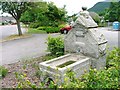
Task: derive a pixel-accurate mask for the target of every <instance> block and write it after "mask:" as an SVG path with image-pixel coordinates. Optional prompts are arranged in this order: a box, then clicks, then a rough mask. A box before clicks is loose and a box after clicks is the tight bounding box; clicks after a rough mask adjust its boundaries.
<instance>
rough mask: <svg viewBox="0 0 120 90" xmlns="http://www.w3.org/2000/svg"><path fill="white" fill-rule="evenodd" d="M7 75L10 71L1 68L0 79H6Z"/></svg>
mask: <svg viewBox="0 0 120 90" xmlns="http://www.w3.org/2000/svg"><path fill="white" fill-rule="evenodd" d="M7 73H8V70H7V69H6V68H5V67H3V66H0V78H3V77H5V76H6V75H7Z"/></svg>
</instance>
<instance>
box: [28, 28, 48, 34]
mask: <svg viewBox="0 0 120 90" xmlns="http://www.w3.org/2000/svg"><path fill="white" fill-rule="evenodd" d="M28 33H29V34H42V33H46V31H43V30H38V29H34V28H29V29H28Z"/></svg>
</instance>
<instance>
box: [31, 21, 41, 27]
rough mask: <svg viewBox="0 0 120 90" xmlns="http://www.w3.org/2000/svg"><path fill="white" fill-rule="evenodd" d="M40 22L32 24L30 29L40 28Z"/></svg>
mask: <svg viewBox="0 0 120 90" xmlns="http://www.w3.org/2000/svg"><path fill="white" fill-rule="evenodd" d="M40 25H41V24H40V22H35V23H30V25H29V27H30V28H38V27H39V26H40Z"/></svg>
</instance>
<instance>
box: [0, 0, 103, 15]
mask: <svg viewBox="0 0 120 90" xmlns="http://www.w3.org/2000/svg"><path fill="white" fill-rule="evenodd" d="M43 1H47V2H50V1H52V2H54V3H55V5H56V6H57V7H59V8H61V7H63V6H64V5H66V10H67V12H68V15H73V14H74V13H78V12H79V11H81V7H82V6H85V7H87V8H91V7H92V6H93V5H94V4H96V3H97V2H100V1H104V0H43ZM0 12H1V11H0ZM3 15H4V16H6V15H8V14H5V13H4V14H3ZM0 16H1V15H0Z"/></svg>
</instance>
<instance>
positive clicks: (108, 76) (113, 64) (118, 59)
mask: <svg viewBox="0 0 120 90" xmlns="http://www.w3.org/2000/svg"><path fill="white" fill-rule="evenodd" d="M119 64H120V49H119V48H115V49H114V50H112V51H111V52H108V55H107V68H105V69H104V70H101V71H97V70H96V69H91V70H90V72H89V73H88V74H84V75H83V76H82V77H81V78H80V79H77V78H74V80H73V81H71V82H69V83H67V82H68V80H67V81H66V80H65V82H64V83H63V84H62V85H61V86H60V87H63V88H119V84H118V79H119V72H120V68H119V66H118V65H119ZM70 77H73V75H70V74H69V78H68V79H70Z"/></svg>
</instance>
